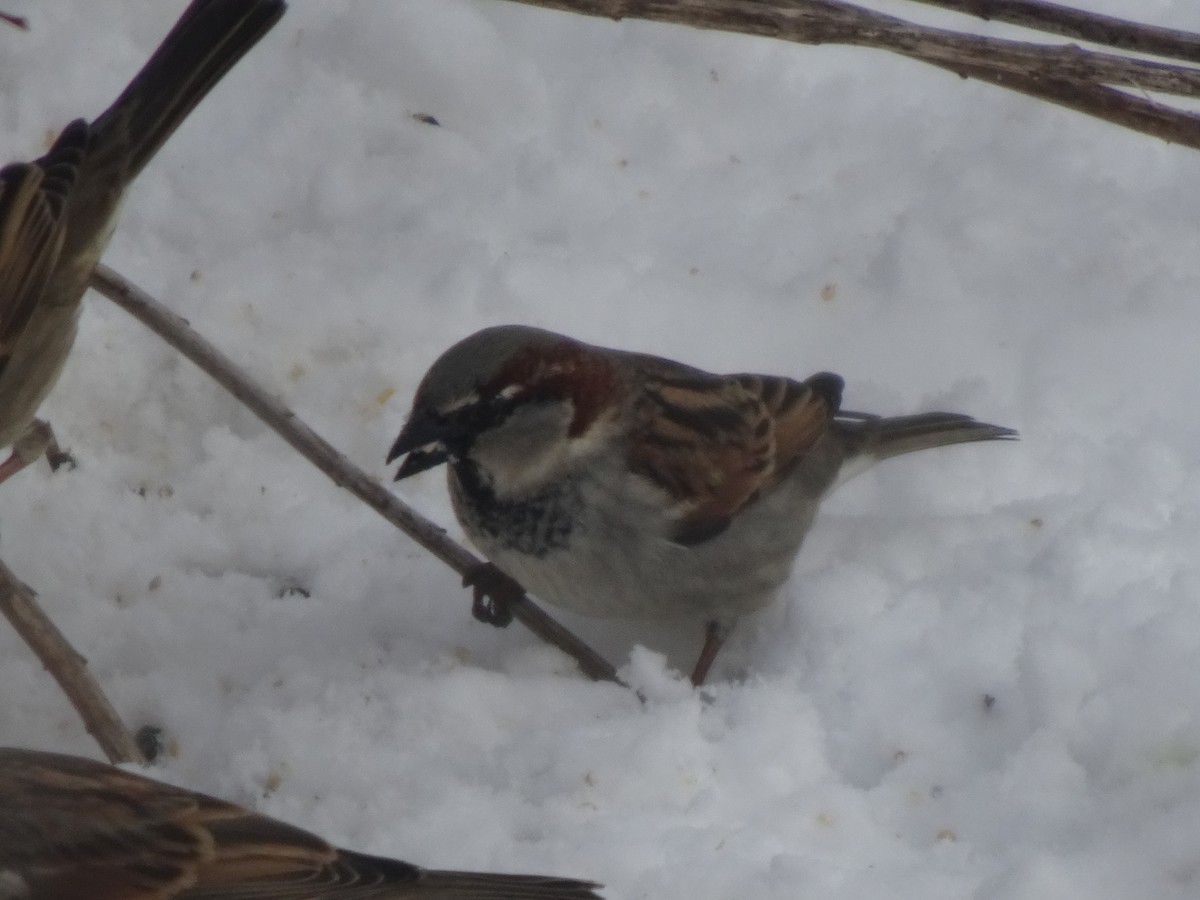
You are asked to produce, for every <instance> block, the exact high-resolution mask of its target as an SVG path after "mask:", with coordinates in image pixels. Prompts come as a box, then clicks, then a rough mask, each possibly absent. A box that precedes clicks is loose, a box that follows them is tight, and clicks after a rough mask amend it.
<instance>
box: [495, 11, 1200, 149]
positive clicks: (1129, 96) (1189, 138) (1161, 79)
mask: <svg viewBox="0 0 1200 900" xmlns="http://www.w3.org/2000/svg"><path fill="white" fill-rule="evenodd" d="M510 2H517V3H524V4H526V5H529V6H540V7H545V8H548V9H557V10H563V11H566V12H573V13H578V14H581V15H587V16H599V17H603V18H612V19H621V18H637V19H647V20H650V21H656V22H671V23H675V24H678V25H685V26H689V27H693V28H705V29H714V30H718V31H729V32H736V33H741V34H751V35H758V36H762V37H771V38H777V39H779V40H786V41H792V42H795V43H800V44H847V45H851V46H860V47H872V48H876V49H881V50H888V51H891V52H893V53H898V54H901V55H902V56H906V57H908V58H910V59H915V60H918V61H920V62H924V63H928V64H930V65H934V66H937V67H939V68H942V69H947V70H949V71H951V72H955V73H957V74H959V75H961V76H964V77H970V78H977V79H979V80H981V81H986V82H987V83H989V84H993V85H997V86H999V87H1006V88H1010V89H1012V90H1017V91H1020V92H1022V93H1025V94H1028V95H1030V96H1033V97H1036V98H1038V99H1041V100H1046V101H1049V102H1051V103H1055V104H1058V105H1060V106H1066V107H1068V108H1070V109H1074V110H1076V111H1078V112H1082V113H1086V114H1087V115H1091V116H1095V117H1096V118H1099V119H1104V120H1105V121H1109V122H1114V123H1115V124H1118V125H1122V126H1124V127H1126V128H1131V129H1133V130H1135V131H1141V132H1143V133H1145V134H1150V135H1153V136H1155V137H1159V138H1162V139H1163V140H1166V141H1171V142H1173V143H1179V144H1184V145H1186V146H1189V147H1193V148H1195V149H1200V116H1197V115H1194V114H1191V113H1188V112H1185V111H1183V110H1179V109H1174V108H1172V107H1168V106H1165V105H1163V104H1160V103H1155V102H1153V101H1151V100H1147V99H1144V98H1142V97H1140V96H1136V95H1135V94H1133V93H1127V92H1126V91H1122V90H1114V86H1117V87H1123V88H1128V89H1130V90H1131V91H1136V92H1142V91H1158V92H1162V93H1173V94H1178V95H1181V96H1193V97H1194V96H1200V94H1198V90H1200V70H1197V69H1192V68H1188V67H1186V66H1177V65H1171V64H1169V63H1163V62H1158V61H1150V60H1141V59H1132V58H1130V57H1127V56H1118V55H1115V54H1110V53H1097V52H1094V51H1089V50H1084V49H1081V48H1079V47H1076V46H1073V45H1072V46H1049V45H1045V44H1033V43H1026V42H1022V41H1009V40H1001V39H998V38H985V37H981V36H979V35H973V34H962V33H960V32H956V31H949V30H945V29H939V28H929V27H926V26H923V25H917V24H914V23H912V22H907V21H905V20H903V19H899V18H896V17H895V16H889V15H884V14H883V13H879V12H875V11H873V10H868V9H864V8H863V7H860V6H855V5H853V4H850V3H845V2H841V0H510ZM1079 15H1080V16H1086V14H1084V13H1080V14H1079ZM1108 21H1109V24H1110V34H1109V38H1110V41H1109V42H1110V43H1112V42H1113V41H1116V40H1118V39H1119V38H1118V37H1117V36H1115V35H1114V34H1112V33H1111V22H1114V21H1119V20H1108ZM1179 35H1180V39H1179V40H1180V43H1179V52H1178V54H1177V55H1186V54H1188V53H1189V52H1190V47H1191V44H1192V43H1193V42H1200V35H1194V34H1188V33H1186V32H1179ZM1133 39H1134V38H1131V40H1133ZM1158 42H1159V45H1169V44H1170V42H1168V41H1166V39H1165V38H1164V37H1163V35H1162V34H1161V33H1160V34H1159V35H1158ZM1159 49H1160V51H1161V50H1164V49H1167V46H1160V48H1159Z"/></svg>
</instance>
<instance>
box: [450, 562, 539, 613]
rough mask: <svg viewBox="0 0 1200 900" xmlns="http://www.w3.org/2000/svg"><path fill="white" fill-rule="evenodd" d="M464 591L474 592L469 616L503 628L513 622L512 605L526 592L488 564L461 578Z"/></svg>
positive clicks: (483, 564) (479, 566)
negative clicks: (467, 589) (466, 588)
mask: <svg viewBox="0 0 1200 900" xmlns="http://www.w3.org/2000/svg"><path fill="white" fill-rule="evenodd" d="M463 587H469V588H472V589H473V593H474V599H473V600H472V602H471V615H473V616H474V617H475V618H476V619H478V620H479V621H480V622H486V623H487V624H489V625H494V626H496V627H497V628H504V627H506V626H507V625H509V624H510V623H511V622H512V620H513V614H512V607H513V605H514V604H515V603H516V602H517V601H518V600H520V599H521V598H522V597H524V596H525V590H524V589H523V588H522V587H521V585H519V584H518V583H517V582H516V581H515V580H514V579H513V578H511V577H510V576H508V575H505V574H504V573H503V572H501V571H500V570H499V569H498V568H496V567H495V566H494V565H492V564H491V563H480V564H479V565H478V566H476V567H475V568H474V569H472V570H471V571H469V572H467V573H466V574H465V575H464V576H463Z"/></svg>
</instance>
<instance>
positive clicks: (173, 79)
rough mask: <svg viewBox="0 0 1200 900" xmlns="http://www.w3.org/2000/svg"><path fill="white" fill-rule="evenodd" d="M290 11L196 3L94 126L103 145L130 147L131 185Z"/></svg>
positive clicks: (247, 3)
mask: <svg viewBox="0 0 1200 900" xmlns="http://www.w3.org/2000/svg"><path fill="white" fill-rule="evenodd" d="M284 7H285V4H284V2H283V0H193V2H192V4H191V5H190V6H189V7H188V8H187V9H186V10H185V11H184V13H183V15H182V16H181V17H180V19H179V21H178V22H176V23H175V27H174V28H172V29H171V31H170V33H169V34H168V35H167V36H166V38H164V39H163V42H162V44H160V45H159V47H158V49H157V50H156V51H155V52H154V55H153V56H151V57H150V59H149V61H148V62H147V63H146V65H145V66H143V67H142V70H141V71H140V72H138V74H137V75H136V76H135V77H134V79H133V80H132V81H131V82H130V83H129V86H128V87H127V88H126V89H125V90H124V91H123V92H122V94H121V96H120V97H118V98H117V99H116V100H115V101H114V102H113V104H112V106H110V107H109V108H108V109H107V110H105V111H104V112H103V113H102V114H101V115H100V116H99V118H97V119H96V121H95V122H94V123H93V129H94V134H95V135H96V144H97V145H103V144H104V143H105V141H106V140H111V139H114V138H115V141H116V143H118V144H124V143H125V142H126V141H128V147H127V153H128V156H127V157H126V160H127V162H126V165H127V169H126V172H125V176H126V180H127V181H130V180H132V179H133V178H134V176H136V175H137V173H138V172H140V171H141V170H142V167H143V166H145V165H146V163H147V162H149V161H150V158H151V157H152V156H154V154H155V153H156V152H157V151H158V149H159V148H160V147H161V146H162V145H163V143H164V142H165V141H166V140H167V138H169V137H170V136H171V134H172V133H173V132H174V131H175V129H176V128H178V127H179V125H180V123H181V122H183V120H184V119H185V118H187V116H188V114H189V113H190V112H191V111H192V110H193V109H194V108H195V107H196V104H198V103H199V102H200V101H201V100H203V99H204V97H205V95H206V94H207V93H208V92H209V91H210V90H211V89H212V88H213V86H214V85H215V84H216V83H217V82H218V81H220V80H221V78H222V77H224V75H225V73H227V72H228V71H229V70H230V69H231V68H232V67H233V66H234V65H235V64H236V63H237V62H238V60H240V59H241V58H242V57H243V56H245V55H246V53H247V52H249V50H250V48H252V47H253V46H254V45H255V44H256V43H258V41H259V39H260V38H262V36H263V35H265V34H266V33H267V32H268V31H269V30H270V29H271V27H272V26H273V25H274V24H275V23H276V22H277V21H278V20H279V18H280V16H282V15H283V11H284ZM114 130H115V131H116V132H117V133H116V134H114Z"/></svg>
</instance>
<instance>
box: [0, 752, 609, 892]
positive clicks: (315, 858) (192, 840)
mask: <svg viewBox="0 0 1200 900" xmlns="http://www.w3.org/2000/svg"><path fill="white" fill-rule="evenodd" d="M598 887H599V885H596V884H593V883H591V882H588V881H577V880H575V879H571V878H555V877H550V876H541V875H506V874H499V873H488V872H443V871H437V870H431V869H423V868H421V867H420V866H416V865H413V864H412V863H408V862H404V861H402V860H398V859H388V858H386V857H381V856H368V855H366V854H363V853H355V852H353V851H351V850H342V849H339V848H337V847H335V846H333V845H332V844H330V843H329V842H328V841H326V840H325V839H324V838H321V837H319V836H318V835H315V834H313V833H312V832H309V831H305V830H303V829H301V828H297V827H295V826H294V825H289V824H287V823H286V822H280V821H278V820H277V819H272V818H269V817H267V816H264V815H260V814H259V813H256V812H254V811H253V810H249V809H246V808H244V807H241V806H238V805H236V804H233V803H229V802H226V801H224V800H219V799H217V798H216V797H210V796H207V795H205V794H199V793H196V792H195V791H189V790H187V789H185V788H179V787H175V786H173V785H170V784H165V783H164V782H161V781H155V780H153V779H150V778H146V777H145V776H143V775H138V774H135V773H133V772H126V771H123V770H121V769H118V768H115V767H114V766H109V765H106V764H104V763H100V762H95V761H93V760H90V759H84V758H82V757H78V756H66V755H64V754H61V753H49V752H46V751H42V750H25V749H19V748H12V747H0V897H3V898H9V897H15V898H20V900H600V895H599V894H597V893H596V892H595V889H596V888H598ZM14 892H15V893H14Z"/></svg>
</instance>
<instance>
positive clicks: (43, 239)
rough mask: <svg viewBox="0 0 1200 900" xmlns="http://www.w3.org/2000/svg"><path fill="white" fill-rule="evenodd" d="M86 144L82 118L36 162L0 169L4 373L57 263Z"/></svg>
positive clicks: (0, 361) (0, 364) (0, 356)
mask: <svg viewBox="0 0 1200 900" xmlns="http://www.w3.org/2000/svg"><path fill="white" fill-rule="evenodd" d="M86 143H87V123H85V122H84V121H83V120H82V119H80V120H78V121H76V122H73V123H72V124H71V125H70V126H68V127H67V130H66V131H64V132H63V133H62V135H61V136H60V137H59V139H58V140H57V141H56V142H55V144H54V146H53V147H52V148H51V149H50V152H49V153H47V154H46V155H45V156H44V157H42V158H41V159H39V160H38V161H37V162H31V163H13V164H11V165H7V166H5V167H4V168H3V169H0V373H2V372H3V371H4V367H5V365H6V364H7V363H8V360H9V359H10V358H11V356H12V353H13V348H14V347H15V346H16V344H17V342H18V341H19V340H20V337H21V334H22V332H23V331H24V329H25V326H26V325H27V324H28V323H29V317H30V316H31V315H32V314H33V310H34V309H35V308H36V307H37V304H38V301H39V300H41V298H42V294H43V293H44V292H45V289H46V285H47V283H48V282H49V280H50V276H51V274H52V273H53V272H54V268H55V266H56V265H57V264H58V258H59V253H60V252H61V250H62V246H63V236H64V234H65V233H66V225H65V222H66V209H67V201H68V197H69V195H70V192H71V189H72V187H73V186H74V184H75V177H76V175H77V174H78V172H79V163H80V161H81V160H82V158H83V153H84V150H85V149H86Z"/></svg>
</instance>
